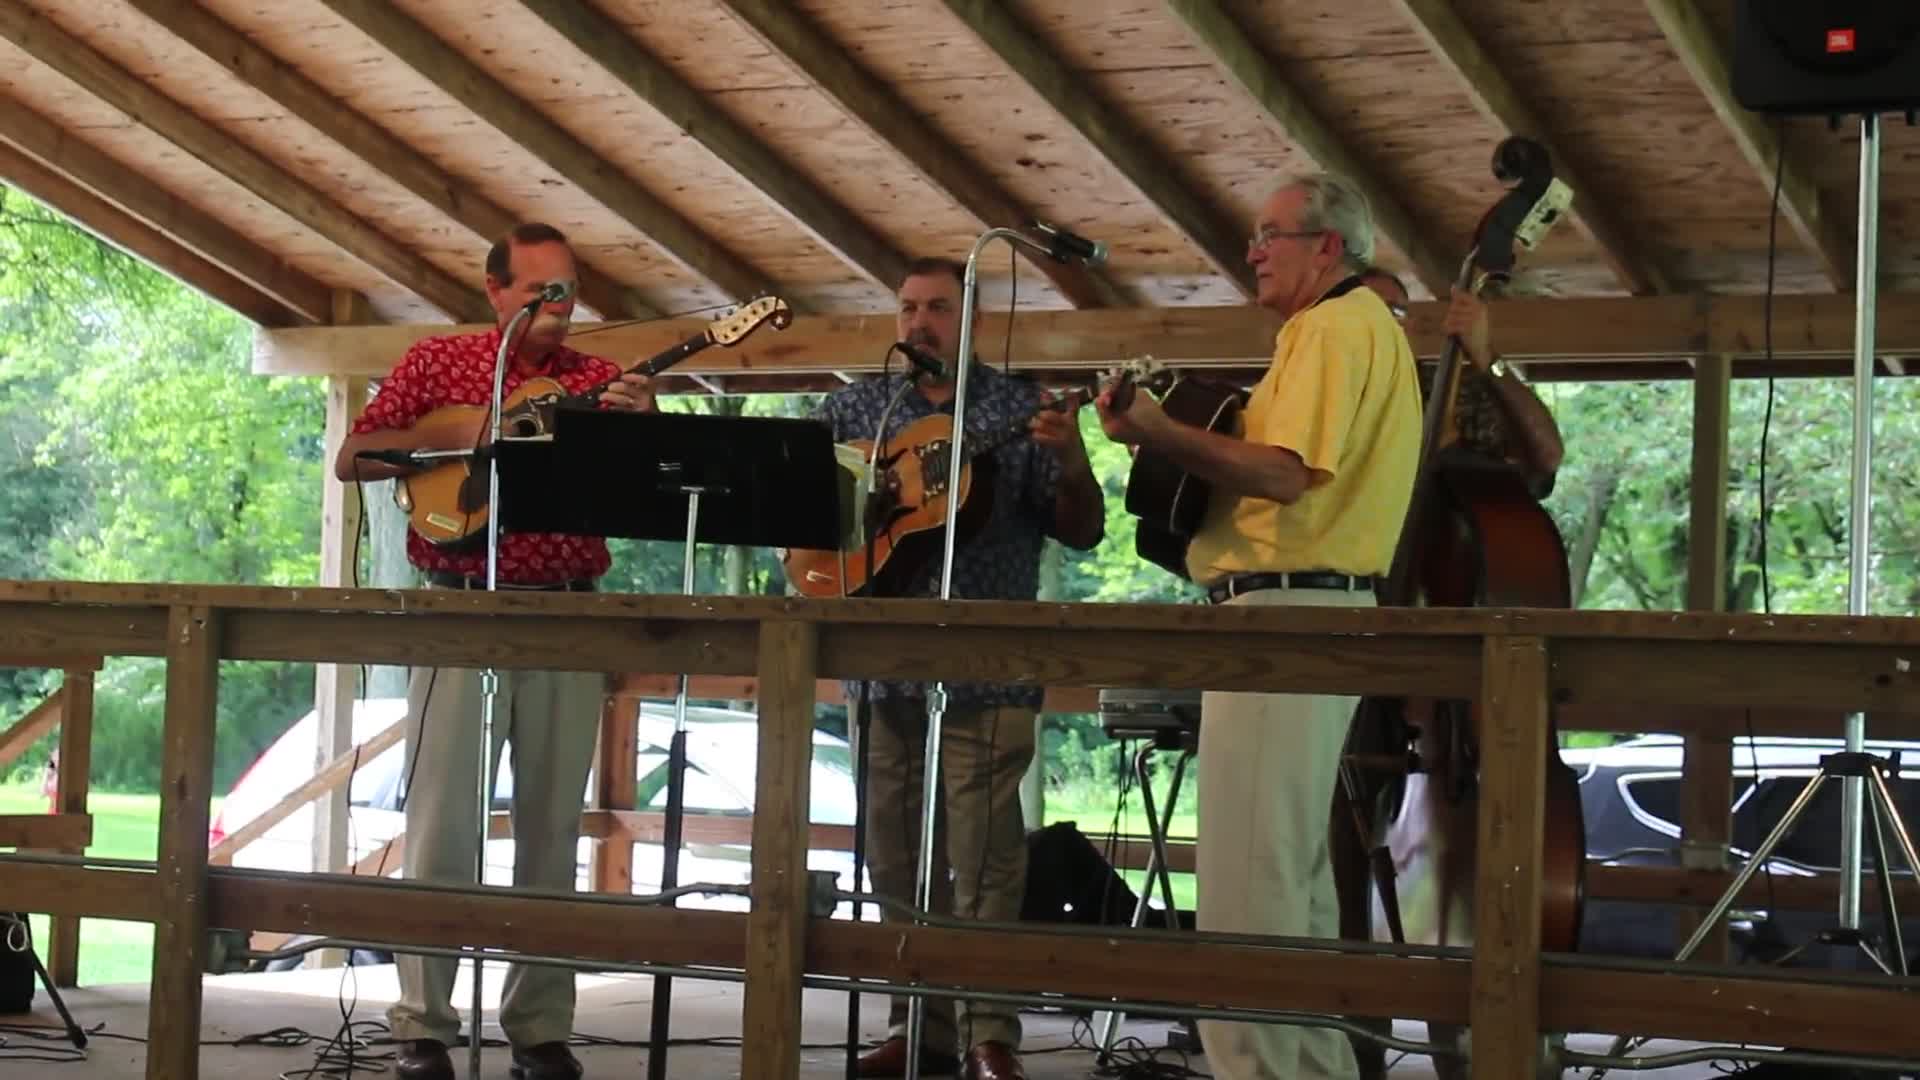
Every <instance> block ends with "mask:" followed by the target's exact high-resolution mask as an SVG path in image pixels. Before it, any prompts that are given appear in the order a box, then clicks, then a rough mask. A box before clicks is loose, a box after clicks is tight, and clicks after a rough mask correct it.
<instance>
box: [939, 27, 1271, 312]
mask: <svg viewBox="0 0 1920 1080" xmlns="http://www.w3.org/2000/svg"><path fill="white" fill-rule="evenodd" d="M944 2H945V3H946V6H947V7H948V9H950V10H951V11H952V12H953V14H954V15H955V16H956V17H957V18H959V19H960V21H961V22H963V23H965V24H966V26H967V28H968V29H969V30H971V31H972V32H973V34H974V36H976V37H978V38H979V39H980V40H981V41H982V42H984V43H985V44H986V46H987V47H988V48H990V49H992V50H993V51H994V53H995V54H997V55H998V56H999V57H1000V59H1001V61H1002V62H1003V63H1005V64H1006V65H1007V67H1008V68H1010V69H1011V70H1012V71H1013V73H1014V74H1016V75H1018V76H1019V77H1020V79H1021V80H1022V81H1024V82H1025V83H1026V84H1027V85H1028V86H1030V87H1032V88H1033V90H1034V92H1035V93H1037V94H1039V95H1040V96H1041V98H1043V99H1045V101H1046V102H1047V104H1048V105H1049V106H1051V107H1052V108H1053V110H1054V111H1055V112H1056V113H1058V114H1060V116H1061V117H1062V118H1063V119H1065V120H1066V121H1067V122H1068V123H1070V124H1072V125H1073V127H1074V129H1075V130H1077V131H1078V132H1080V135H1081V137H1082V138H1084V139H1085V140H1086V141H1087V143H1088V144H1089V145H1090V146H1092V147H1093V149H1094V150H1095V151H1097V152H1098V153H1099V154H1100V155H1101V156H1102V157H1104V158H1105V159H1106V160H1107V161H1108V162H1110V163H1111V164H1112V165H1113V167H1114V168H1115V169H1117V170H1118V171H1119V172H1120V175H1122V176H1124V177H1126V178H1127V182H1128V183H1130V184H1132V185H1133V186H1134V188H1135V189H1137V190H1138V191H1139V192H1140V194H1141V195H1142V196H1144V197H1145V198H1146V200H1147V201H1148V202H1149V203H1151V204H1153V206H1154V208H1155V209H1157V210H1158V211H1159V212H1160V213H1161V214H1162V215H1163V216H1164V217H1165V218H1166V219H1167V221H1168V222H1169V223H1171V224H1172V225H1173V227H1174V228H1175V229H1177V230H1179V231H1180V232H1181V233H1182V234H1184V235H1185V236H1186V237H1187V239H1188V240H1190V241H1192V242H1193V244H1194V246H1195V247H1197V248H1198V249H1199V250H1200V253H1201V254H1203V255H1205V256H1206V258H1207V261H1208V262H1210V263H1212V264H1213V266H1214V268H1215V269H1216V270H1218V271H1219V272H1220V273H1221V274H1222V275H1224V276H1225V277H1226V278H1227V279H1228V280H1230V281H1232V282H1233V283H1234V285H1235V286H1236V287H1237V288H1238V289H1239V290H1240V291H1241V293H1242V294H1244V295H1245V296H1247V297H1248V298H1252V297H1253V296H1254V295H1255V289H1254V284H1253V272H1252V269H1251V268H1250V267H1248V266H1247V262H1246V254H1247V232H1248V230H1247V229H1246V228H1244V227H1242V226H1241V225H1239V224H1236V223H1235V222H1233V221H1232V220H1230V219H1229V218H1227V217H1226V215H1224V214H1222V213H1220V211H1218V210H1217V209H1215V208H1214V207H1213V206H1211V205H1209V204H1208V203H1207V201H1206V200H1205V199H1202V198H1201V197H1200V196H1199V195H1197V194H1195V193H1194V191H1193V190H1192V189H1191V188H1189V187H1188V186H1187V185H1186V184H1184V183H1182V182H1181V180H1180V178H1179V170H1178V169H1176V168H1174V164H1173V162H1171V161H1169V160H1167V158H1166V157H1164V156H1163V155H1161V154H1160V153H1158V152H1156V151H1155V150H1154V149H1153V146H1152V144H1151V143H1149V142H1148V141H1147V139H1146V137H1145V136H1144V135H1142V134H1141V133H1140V132H1139V130H1138V129H1137V128H1136V127H1135V125H1134V124H1133V123H1131V122H1130V121H1128V120H1127V119H1126V118H1125V117H1123V116H1121V115H1120V112H1119V110H1117V109H1114V108H1113V107H1112V106H1110V105H1108V104H1107V103H1106V102H1105V101H1103V100H1101V98H1100V97H1099V95H1097V94H1095V93H1094V92H1093V91H1092V90H1090V89H1089V88H1088V86H1087V79H1086V78H1085V76H1083V75H1081V74H1080V73H1079V72H1076V71H1073V70H1071V69H1069V68H1068V67H1067V66H1066V65H1065V64H1063V63H1061V61H1060V59H1059V58H1058V57H1056V56H1055V55H1054V54H1053V52H1052V51H1051V50H1049V49H1048V48H1047V47H1046V46H1045V45H1043V44H1041V41H1040V38H1039V37H1038V36H1037V35H1035V34H1034V33H1033V31H1032V30H1031V29H1029V28H1028V27H1026V26H1024V25H1022V24H1021V22H1020V20H1019V19H1018V18H1016V17H1015V16H1014V15H1013V13H1012V12H1011V11H1009V10H1007V7H1006V6H1005V5H1004V4H1003V3H1001V0H944Z"/></svg>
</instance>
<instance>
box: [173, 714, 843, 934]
mask: <svg viewBox="0 0 1920 1080" xmlns="http://www.w3.org/2000/svg"><path fill="white" fill-rule="evenodd" d="M406 707H407V703H406V700H405V699H403V698H374V699H366V700H360V701H356V702H355V703H354V732H353V741H354V743H355V744H360V743H364V742H365V741H366V740H368V739H370V738H372V737H373V736H375V735H377V734H379V733H380V732H381V731H382V730H384V729H385V728H386V727H387V726H388V725H390V724H393V723H398V722H401V721H402V720H403V718H404V717H405V715H406ZM316 733H317V721H316V717H315V714H314V713H311V712H309V713H308V714H307V715H306V716H304V717H302V718H301V719H300V721H299V722H298V723H296V724H294V725H293V727H292V728H290V729H288V731H287V732H286V734H284V735H282V736H281V737H280V738H279V739H278V740H276V741H275V742H274V744H273V745H272V746H271V747H269V748H268V749H267V751H266V752H265V753H264V754H262V755H260V757H259V758H258V759H257V760H256V761H255V762H254V763H253V765H251V766H250V767H249V768H248V769H247V771H246V772H245V773H244V774H242V775H241V777H240V779H239V781H238V782H237V783H235V784H234V787H233V790H232V791H231V792H230V793H228V795H227V797H226V800H225V802H224V803H223V804H222V806H221V809H220V814H219V816H217V817H216V818H215V819H214V821H213V825H212V827H211V828H210V829H209V830H208V837H207V839H208V842H209V844H218V843H219V842H220V841H221V840H222V839H223V838H225V837H226V836H227V835H228V834H229V833H232V832H234V831H236V830H238V829H240V828H241V827H243V826H244V825H245V824H246V823H247V822H249V821H251V820H253V819H254V818H255V817H257V816H259V815H260V814H261V813H263V812H265V811H266V810H267V809H269V808H270V807H272V806H273V805H274V804H275V803H277V802H278V801H279V800H280V799H282V798H284V797H285V796H286V794H287V793H288V792H290V791H292V790H294V789H295V788H296V787H299V786H300V785H301V784H302V783H305V782H306V780H307V779H308V778H310V777H311V776H312V775H313V771H314V761H315V756H316V739H317V734H316ZM672 735H673V706H672V705H671V704H663V703H659V702H651V701H649V702H644V703H643V704H642V706H641V713H640V730H639V736H640V737H639V744H640V752H639V765H638V771H637V775H638V777H639V785H638V798H637V800H636V801H637V803H638V804H639V805H640V806H642V807H644V808H646V809H652V810H665V809H666V805H667V745H668V741H669V740H670V739H671V737H672ZM757 740H758V719H757V718H756V717H755V716H754V714H752V713H747V712H737V711H734V710H731V709H715V708H707V707H698V706H689V707H688V709H687V771H686V811H687V813H688V814H689V815H693V814H726V815H732V816H740V817H746V816H749V815H751V814H752V813H753V797H754V787H753V779H754V765H755V758H756V748H757ZM407 752H408V747H407V744H406V743H405V742H404V741H402V742H401V743H398V744H396V745H394V746H392V747H390V748H389V749H387V750H386V751H385V752H383V753H381V754H380V755H379V756H377V757H375V758H374V759H373V760H371V761H368V762H365V763H363V764H362V765H361V766H360V768H359V770H358V771H356V772H355V773H354V776H353V780H352V785H351V787H350V788H349V792H348V802H349V805H350V812H349V815H348V821H349V825H348V829H349V834H348V853H349V854H348V859H349V862H350V863H357V862H359V861H360V860H362V859H364V858H366V857H367V856H368V855H369V853H371V852H375V851H378V850H379V849H380V847H381V845H383V844H385V843H386V842H387V841H388V840H390V839H392V838H393V837H394V836H396V835H399V834H400V833H402V832H404V831H405V830H406V816H405V813H404V811H403V810H402V808H401V806H400V773H401V769H402V767H403V765H404V764H405V758H404V755H405V754H406V753H407ZM512 768H513V752H512V747H511V746H508V747H507V748H506V750H505V752H504V753H503V754H502V757H501V769H500V772H499V774H498V775H499V782H498V784H496V786H495V792H494V802H493V806H494V809H495V810H497V811H499V810H505V809H507V808H508V806H509V805H510V802H511V799H512V795H513V775H512ZM810 792H811V807H810V809H809V818H810V820H811V821H813V822H814V823H816V824H826V825H845V826H851V825H852V824H853V820H854V812H855V801H854V790H853V764H852V754H851V750H850V748H849V747H848V745H847V742H846V740H844V739H841V738H838V737H836V736H833V735H829V734H827V733H826V732H822V731H818V730H816V731H815V732H814V733H813V774H812V777H811V780H810ZM583 794H584V793H583ZM312 837H313V807H312V804H308V805H307V806H305V807H303V808H301V809H300V810H297V811H295V812H294V813H292V814H290V815H288V816H287V817H286V818H285V819H284V820H282V821H280V822H279V823H277V824H276V825H274V826H273V828H271V829H270V830H268V831H267V833H266V834H265V835H263V836H261V837H260V838H259V839H257V840H255V841H253V842H252V843H250V844H248V845H247V846H246V847H244V848H242V849H241V850H240V851H239V853H238V854H237V855H236V856H235V857H234V860H233V865H235V866H240V867H254V868H259V869H269V870H281V871H296V872H308V871H311V870H312V869H313V841H312ZM592 843H593V842H592V841H591V840H588V839H586V838H582V839H581V841H580V848H579V856H578V862H579V874H578V878H577V881H576V885H577V887H578V888H580V889H582V890H585V889H587V888H589V884H588V879H587V870H588V858H589V856H590V854H591V851H592ZM661 850H662V849H661V846H660V845H659V844H657V843H636V844H635V845H634V851H633V891H634V892H636V893H651V892H657V891H659V888H660V885H659V882H660V859H661ZM807 865H808V866H809V867H810V868H812V869H815V870H831V871H833V872H834V873H835V874H836V875H837V876H838V877H839V879H840V884H841V887H842V888H848V887H851V883H852V881H853V856H852V854H851V853H850V852H846V851H830V850H813V851H809V852H808V853H807ZM399 869H400V867H399V865H398V862H397V860H395V861H392V862H390V863H389V864H388V865H386V866H384V867H379V868H378V871H379V873H380V874H381V876H385V877H393V876H395V875H396V874H397V873H398V872H399ZM749 870H750V854H749V851H748V848H747V845H745V844H704V843H702V844H695V843H689V844H687V845H686V846H685V847H684V849H683V850H682V852H681V855H680V865H679V881H680V883H681V884H682V885H689V884H695V883H717V884H728V885H744V884H746V883H747V878H748V876H749ZM364 872H365V873H368V874H371V873H374V872H375V868H374V867H369V868H367V869H366V870H365V871H364ZM487 883H488V884H490V885H511V884H512V883H513V841H512V840H491V841H488V843H487ZM680 904H681V906H683V907H704V908H714V909H729V910H741V911H744V910H746V908H747V899H746V898H745V897H742V896H688V897H684V898H682V899H681V901H680ZM841 908H842V911H843V912H845V911H849V910H850V909H851V905H844V904H843V905H841ZM866 910H867V913H868V916H869V917H874V916H873V911H874V909H873V908H872V906H868V907H867V909H866Z"/></svg>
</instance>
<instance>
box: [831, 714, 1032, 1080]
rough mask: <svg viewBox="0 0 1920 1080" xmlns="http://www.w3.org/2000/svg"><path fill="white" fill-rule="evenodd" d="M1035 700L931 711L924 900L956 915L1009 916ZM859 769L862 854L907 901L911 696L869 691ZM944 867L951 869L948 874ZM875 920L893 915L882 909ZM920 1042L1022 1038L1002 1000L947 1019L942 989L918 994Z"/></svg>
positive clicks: (912, 842)
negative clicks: (936, 750)
mask: <svg viewBox="0 0 1920 1080" xmlns="http://www.w3.org/2000/svg"><path fill="white" fill-rule="evenodd" d="M1033 718H1034V710H1033V709H1028V708H1018V707H1014V706H998V707H996V706H985V707H980V708H970V709H964V710H962V709H953V708H949V709H948V710H947V712H946V715H945V716H944V717H943V718H942V720H941V740H940V744H941V745H940V776H941V794H942V803H941V813H940V815H939V816H938V818H937V819H936V821H935V829H936V830H937V831H936V832H935V834H934V852H935V858H934V860H933V885H934V888H933V905H932V906H933V910H934V911H935V912H938V913H951V914H956V915H958V916H959V917H960V918H965V919H984V920H990V921H996V922H1014V921H1017V920H1018V919H1019V918H1020V901H1021V899H1022V897H1023V896H1024V895H1025V893H1026V887H1027V832H1026V824H1025V822H1024V821H1023V820H1022V818H1021V815H1020V780H1021V778H1022V777H1023V776H1024V775H1025V774H1026V771H1027V765H1028V763H1029V762H1031V761H1032V760H1033ZM868 738H869V743H870V746H869V754H870V758H869V761H868V768H869V769H870V770H871V771H870V773H869V775H868V778H867V807H866V814H867V861H868V872H869V873H870V874H872V876H873V888H874V891H875V892H877V893H879V894H880V895H881V896H885V897H888V898H889V899H894V900H899V901H901V902H903V903H906V904H909V905H911V904H912V903H913V901H914V889H913V886H914V876H915V872H916V868H917V867H918V865H919V861H918V852H919V850H920V795H921V785H922V782H923V777H924V776H925V775H926V772H925V769H926V745H927V708H926V704H925V703H924V702H921V701H903V700H900V699H880V700H876V701H875V702H874V703H873V720H872V729H871V733H870V734H869V737H868ZM949 872H951V875H952V877H951V880H949V876H948V875H949ZM882 918H883V920H885V921H894V920H896V919H897V918H898V916H895V915H893V914H891V913H887V914H884V915H883V916H882ZM887 1024H888V1032H889V1034H890V1035H898V1036H905V1035H906V1033H907V998H905V997H903V996H895V997H894V998H893V999H892V1006H891V1008H890V1009H889V1010H888V1016H887ZM923 1038H924V1044H923V1045H924V1046H925V1047H926V1049H928V1050H933V1051H939V1050H944V1049H946V1048H949V1047H951V1048H953V1050H954V1052H955V1053H961V1054H964V1053H965V1052H966V1050H967V1049H968V1048H970V1047H973V1046H975V1045H978V1044H980V1043H983V1042H1002V1043H1005V1044H1007V1045H1008V1046H1010V1047H1013V1048H1015V1049H1018V1048H1019V1046H1020V1013H1019V1010H1018V1009H1016V1008H1015V1007H1014V1006H1012V1005H1001V1004H991V1003H988V1002H978V1001H966V1002H962V1003H961V1009H960V1016H959V1023H958V1024H956V1023H955V1019H954V1006H953V1001H952V999H950V998H928V999H927V1006H926V1027H925V1029H924V1034H923Z"/></svg>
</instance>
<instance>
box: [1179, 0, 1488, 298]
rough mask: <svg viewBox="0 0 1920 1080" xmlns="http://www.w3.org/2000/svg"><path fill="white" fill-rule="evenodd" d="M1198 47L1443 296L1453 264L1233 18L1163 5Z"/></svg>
mask: <svg viewBox="0 0 1920 1080" xmlns="http://www.w3.org/2000/svg"><path fill="white" fill-rule="evenodd" d="M1167 6H1168V7H1169V8H1171V9H1172V10H1173V12H1174V13H1175V14H1176V15H1178V16H1180V19H1181V21H1182V22H1184V23H1186V24H1187V30H1188V31H1189V32H1190V33H1191V34H1192V35H1193V37H1194V39H1195V40H1197V41H1198V42H1199V43H1200V45H1201V47H1202V48H1204V49H1206V50H1207V51H1208V52H1210V53H1212V54H1213V58H1214V60H1215V62H1217V63H1218V64H1219V65H1220V67H1221V69H1222V70H1224V71H1225V72H1226V73H1227V74H1228V75H1229V76H1231V77H1232V78H1233V81H1234V82H1235V83H1238V84H1239V86H1240V88H1241V90H1243V91H1245V92H1246V94H1247V96H1249V97H1251V98H1252V99H1253V100H1254V102H1255V103H1256V104H1257V105H1259V107H1260V108H1261V110H1262V111H1263V112H1265V113H1266V114H1267V116H1268V117H1270V118H1271V119H1272V120H1273V122H1274V123H1275V124H1277V125H1279V128H1280V130H1281V132H1282V134H1284V135H1285V136H1286V138H1287V140H1288V141H1290V142H1292V143H1293V144H1294V145H1295V146H1298V147H1299V148H1300V149H1301V151H1302V152H1304V153H1305V154H1306V155H1307V157H1308V158H1310V159H1312V161H1313V162H1314V163H1315V164H1316V165H1318V166H1319V167H1320V168H1322V169H1325V170H1327V171H1329V172H1333V173H1337V174H1339V175H1341V176H1344V177H1346V178H1347V179H1348V180H1349V181H1351V182H1352V183H1353V185H1354V186H1355V187H1357V188H1359V189H1360V191H1361V193H1362V194H1364V195H1365V196H1366V197H1367V202H1368V204H1369V205H1370V206H1371V208H1372V211H1373V222H1374V228H1375V230H1376V231H1377V233H1378V235H1379V236H1381V237H1384V238H1385V239H1386V240H1387V241H1388V242H1389V243H1391V244H1393V246H1394V247H1396V248H1398V249H1399V250H1400V252H1401V253H1402V254H1403V255H1405V256H1406V257H1407V262H1408V264H1409V265H1410V266H1411V267H1412V269H1413V273H1414V276H1416V277H1418V278H1419V279H1420V282H1421V283H1422V284H1424V285H1425V286H1426V287H1427V288H1428V290H1429V291H1431V292H1432V293H1433V294H1434V295H1435V296H1445V295H1447V288H1448V286H1449V285H1450V284H1451V283H1452V281H1453V279H1454V276H1455V271H1456V263H1457V260H1449V259H1447V258H1446V257H1445V256H1443V255H1442V254H1441V253H1440V252H1441V249H1440V248H1439V247H1438V246H1436V245H1435V244H1433V243H1431V242H1430V241H1429V240H1428V238H1427V237H1426V235H1425V234H1424V233H1423V232H1422V230H1421V229H1420V227H1419V226H1418V225H1417V224H1416V223H1415V222H1414V219H1413V215H1412V214H1411V213H1409V212H1408V210H1407V209H1406V207H1405V206H1403V205H1402V204H1401V202H1400V200H1399V198H1398V197H1396V196H1395V195H1394V192H1393V189H1392V188H1391V187H1390V186H1389V185H1388V184H1387V182H1386V181H1385V180H1384V179H1383V178H1381V177H1380V176H1379V174H1377V173H1376V172H1375V171H1374V170H1372V169H1370V168H1368V167H1367V166H1366V165H1365V164H1363V163H1362V162H1361V161H1360V159H1359V158H1358V157H1356V156H1355V155H1354V153H1353V151H1352V150H1350V149H1349V148H1348V147H1347V145H1346V143H1345V142H1344V141H1343V140H1341V139H1340V137H1339V136H1337V135H1335V134H1334V132H1333V129H1332V128H1330V127H1328V126H1327V124H1326V122H1325V121H1323V120H1321V119H1320V118H1319V117H1318V116H1317V115H1315V114H1314V112H1313V110H1311V109H1309V108H1308V107H1307V104H1306V102H1304V101H1303V100H1301V98H1300V95H1299V94H1298V93H1296V92H1295V91H1294V89H1293V88H1292V87H1291V86H1289V85H1288V84H1287V82H1286V80H1285V79H1282V78H1281V77H1280V73H1279V66H1278V65H1277V64H1275V63H1274V62H1273V61H1272V60H1271V59H1270V58H1269V57H1268V56H1267V55H1266V54H1265V53H1264V52H1262V51H1261V49H1260V47H1259V46H1258V45H1256V44H1255V43H1254V41H1253V39H1252V38H1250V37H1248V36H1247V32H1246V31H1245V30H1244V29H1242V28H1241V26H1240V24H1239V23H1237V22H1235V21H1234V19H1233V16H1232V15H1231V14H1230V13H1229V12H1227V11H1226V10H1225V9H1224V8H1223V7H1222V6H1221V5H1220V4H1218V3H1215V2H1214V0H1167Z"/></svg>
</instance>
